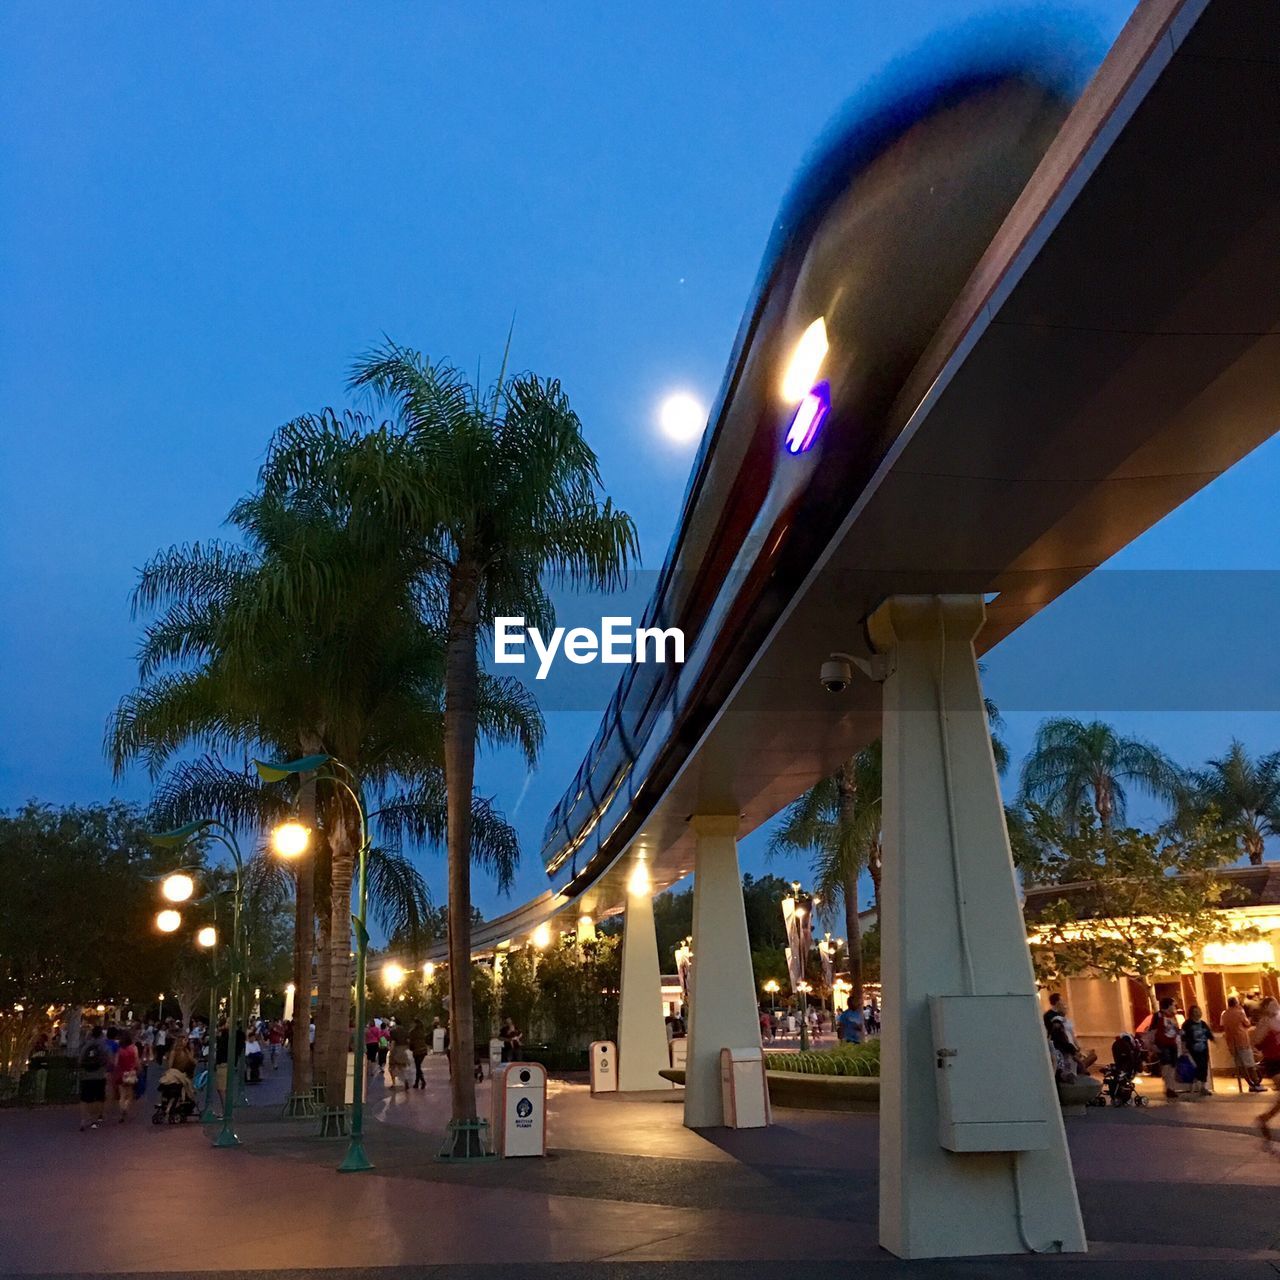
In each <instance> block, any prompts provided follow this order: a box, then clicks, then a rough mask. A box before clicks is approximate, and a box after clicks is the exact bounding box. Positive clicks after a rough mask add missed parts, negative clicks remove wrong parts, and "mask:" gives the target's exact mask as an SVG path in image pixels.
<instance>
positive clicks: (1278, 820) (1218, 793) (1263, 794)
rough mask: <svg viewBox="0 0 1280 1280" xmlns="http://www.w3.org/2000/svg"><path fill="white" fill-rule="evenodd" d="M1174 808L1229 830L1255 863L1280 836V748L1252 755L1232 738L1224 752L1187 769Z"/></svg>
mask: <svg viewBox="0 0 1280 1280" xmlns="http://www.w3.org/2000/svg"><path fill="white" fill-rule="evenodd" d="M1179 810H1180V812H1181V813H1183V814H1184V815H1190V816H1191V817H1192V818H1198V819H1200V820H1201V821H1204V822H1207V823H1209V824H1211V825H1212V826H1215V827H1217V828H1218V829H1219V830H1220V831H1223V832H1225V833H1227V834H1229V835H1231V836H1232V837H1233V838H1234V839H1235V840H1236V841H1237V842H1238V843H1239V846H1240V848H1241V849H1242V850H1243V851H1244V853H1245V854H1246V855H1247V856H1248V859H1249V861H1250V863H1252V864H1253V865H1254V866H1255V867H1256V866H1261V864H1262V858H1263V854H1264V853H1265V852H1266V842H1267V839H1268V837H1270V836H1275V835H1280V752H1273V753H1272V754H1270V755H1266V756H1262V757H1260V758H1259V759H1256V760H1255V759H1253V758H1252V757H1251V756H1250V755H1249V753H1248V751H1247V750H1246V749H1245V747H1244V744H1243V743H1242V742H1239V741H1237V740H1235V739H1233V740H1232V742H1231V746H1230V747H1229V748H1228V750H1227V753H1226V755H1224V756H1222V757H1220V758H1219V759H1217V760H1210V761H1209V762H1208V764H1206V765H1205V767H1204V768H1203V769H1194V770H1191V771H1190V772H1189V773H1188V774H1187V777H1186V785H1185V789H1184V791H1183V793H1182V795H1181V796H1180V797H1179Z"/></svg>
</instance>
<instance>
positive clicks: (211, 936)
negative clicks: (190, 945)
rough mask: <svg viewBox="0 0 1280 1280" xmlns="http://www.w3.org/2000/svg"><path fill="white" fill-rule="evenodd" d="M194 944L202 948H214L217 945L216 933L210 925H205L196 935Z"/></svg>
mask: <svg viewBox="0 0 1280 1280" xmlns="http://www.w3.org/2000/svg"><path fill="white" fill-rule="evenodd" d="M196 942H197V943H198V944H199V945H200V946H202V947H216V946H217V945H218V931H217V929H215V928H214V927H213V925H211V924H207V925H205V927H204V928H203V929H201V930H200V932H199V933H197V934H196Z"/></svg>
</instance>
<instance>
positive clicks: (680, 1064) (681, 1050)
mask: <svg viewBox="0 0 1280 1280" xmlns="http://www.w3.org/2000/svg"><path fill="white" fill-rule="evenodd" d="M688 1062H689V1041H688V1039H687V1038H686V1037H685V1036H676V1038H675V1039H674V1040H672V1042H671V1070H672V1071H683V1070H684V1069H685V1067H686V1066H687V1065H688Z"/></svg>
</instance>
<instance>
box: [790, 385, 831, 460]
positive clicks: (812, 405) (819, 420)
mask: <svg viewBox="0 0 1280 1280" xmlns="http://www.w3.org/2000/svg"><path fill="white" fill-rule="evenodd" d="M830 412H831V388H830V387H829V386H828V385H827V384H826V383H825V382H820V383H818V385H817V386H816V387H814V388H813V390H812V391H810V392H809V393H808V395H806V396H805V397H804V399H803V400H801V401H800V407H799V408H798V409H797V410H796V414H795V417H794V418H792V419H791V425H790V426H789V427H788V428H787V436H786V445H787V452H788V453H804V452H805V451H806V450H807V449H809V448H811V447H812V446H813V442H814V441H815V440H816V439H817V438H818V432H819V431H820V430H821V429H822V424H823V423H824V422H825V421H826V420H827V414H829V413H830Z"/></svg>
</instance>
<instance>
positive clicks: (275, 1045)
mask: <svg viewBox="0 0 1280 1280" xmlns="http://www.w3.org/2000/svg"><path fill="white" fill-rule="evenodd" d="M282 1044H284V1023H283V1022H281V1021H280V1020H279V1019H278V1018H277V1019H276V1021H275V1022H273V1023H272V1024H271V1030H270V1031H269V1032H267V1045H268V1048H269V1049H270V1052H271V1070H272V1071H274V1070H275V1069H276V1055H277V1054H278V1053H279V1052H280V1046H281V1045H282Z"/></svg>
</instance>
